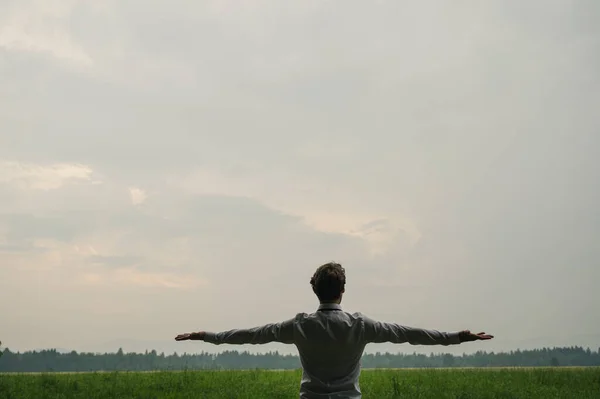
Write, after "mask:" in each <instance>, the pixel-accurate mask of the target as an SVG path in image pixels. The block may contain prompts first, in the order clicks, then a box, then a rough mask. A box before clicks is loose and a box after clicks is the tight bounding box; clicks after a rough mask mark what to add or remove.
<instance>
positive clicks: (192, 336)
mask: <svg viewBox="0 0 600 399" xmlns="http://www.w3.org/2000/svg"><path fill="white" fill-rule="evenodd" d="M204 335H205V333H204V331H200V332H193V333H185V334H179V335H178V336H176V337H175V341H190V340H191V341H202V340H203V339H204Z"/></svg>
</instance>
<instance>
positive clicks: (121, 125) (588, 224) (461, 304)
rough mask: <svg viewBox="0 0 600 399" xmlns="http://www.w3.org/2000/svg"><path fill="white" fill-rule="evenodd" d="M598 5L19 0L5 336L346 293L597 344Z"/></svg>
mask: <svg viewBox="0 0 600 399" xmlns="http://www.w3.org/2000/svg"><path fill="white" fill-rule="evenodd" d="M599 70H600V4H599V3H598V2H597V1H595V0H578V1H574V0H573V1H570V0H560V1H559V0H553V1H549V0H532V1H528V2H521V1H506V0H490V1H486V2H472V1H457V0H453V1H433V0H432V1H428V2H416V1H412V2H399V1H371V2H363V1H353V0H345V1H313V0H305V1H302V2H282V1H278V0H272V1H266V0H248V1H234V0H206V1H202V2H190V1H182V0H173V1H148V0H144V1H142V0H130V1H127V2H123V1H117V0H86V1H84V0H81V1H77V0H37V1H32V0H18V1H17V0H8V1H7V0H3V1H2V2H0V340H1V341H2V343H3V346H5V347H9V348H10V349H11V350H20V351H24V350H32V349H41V348H63V349H68V350H71V349H74V350H78V351H116V350H117V349H118V347H119V346H121V347H123V349H124V350H126V351H141V350H144V349H146V348H148V349H153V348H154V349H157V350H164V351H167V352H172V351H175V350H177V351H179V352H183V351H187V352H188V353H189V352H194V351H201V350H204V351H213V352H216V351H221V350H224V349H229V350H231V349H242V350H250V351H263V352H264V351H268V350H273V349H276V350H280V351H282V352H286V351H287V352H289V353H294V351H295V349H294V348H293V347H292V348H290V347H289V346H283V345H280V344H272V345H266V346H257V347H252V346H243V347H232V346H218V347H217V346H213V345H210V344H206V343H201V342H174V340H173V339H174V337H175V336H176V335H177V334H179V333H184V332H190V331H198V330H205V331H214V332H218V331H223V330H228V329H231V328H243V327H255V326H258V325H262V324H265V323H270V322H277V321H283V320H286V319H289V318H291V317H293V316H294V315H295V314H296V313H298V312H307V313H310V312H313V311H314V310H315V309H316V307H317V305H318V301H317V299H316V297H315V296H314V294H313V293H312V291H311V288H310V285H309V280H310V277H311V276H312V274H313V272H314V271H315V269H316V268H317V267H318V266H319V265H321V264H323V263H326V262H329V261H337V262H340V263H342V265H343V266H344V267H345V268H346V273H347V286H346V294H345V296H344V298H343V302H342V305H343V308H344V310H346V311H349V312H362V313H364V314H366V315H368V316H369V317H372V318H375V319H378V320H381V321H387V322H395V323H399V324H403V325H408V326H414V327H423V328H431V329H437V330H441V331H458V330H462V329H471V330H472V331H474V332H475V331H476V332H479V331H485V332H488V333H491V334H493V335H495V336H496V338H495V339H494V340H492V341H488V342H479V343H469V344H464V345H460V346H458V347H448V348H446V347H444V348H442V347H437V348H431V347H413V346H410V345H408V344H406V345H390V344H381V345H370V346H368V347H367V352H371V353H372V352H375V351H379V350H382V351H383V350H390V351H393V352H398V351H401V352H409V353H412V352H413V351H417V352H419V351H424V352H425V353H428V352H430V351H432V350H433V351H435V352H438V351H444V352H452V351H454V352H456V353H462V352H467V353H469V352H473V351H476V350H494V351H499V350H512V349H516V348H538V347H543V346H572V345H580V346H585V347H588V346H589V347H591V348H593V349H596V348H598V347H599V346H600V318H599V317H598V316H597V309H598V307H599V306H600V290H598V281H600V210H599V208H598V205H597V204H598V203H600V185H599V184H598V181H600V113H598V112H597V109H598V104H599V103H600V75H599V74H598V71H599Z"/></svg>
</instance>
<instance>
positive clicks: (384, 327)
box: [363, 317, 493, 345]
mask: <svg viewBox="0 0 600 399" xmlns="http://www.w3.org/2000/svg"><path fill="white" fill-rule="evenodd" d="M363 321H364V327H365V330H364V331H365V340H366V342H367V343H382V342H392V343H395V344H402V343H405V342H408V343H410V344H411V345H456V344H460V343H462V342H468V341H476V340H486V339H492V338H493V336H491V335H487V334H485V333H479V334H471V332H470V331H467V330H465V331H460V332H452V333H448V332H440V331H437V330H425V329H422V328H414V327H406V326H401V325H399V324H395V323H383V322H380V321H375V320H372V319H370V318H368V317H364V319H363Z"/></svg>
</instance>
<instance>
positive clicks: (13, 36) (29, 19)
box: [0, 0, 94, 67]
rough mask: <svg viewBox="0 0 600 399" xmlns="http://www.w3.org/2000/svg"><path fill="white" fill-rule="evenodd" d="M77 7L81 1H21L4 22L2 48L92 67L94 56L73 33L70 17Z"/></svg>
mask: <svg viewBox="0 0 600 399" xmlns="http://www.w3.org/2000/svg"><path fill="white" fill-rule="evenodd" d="M76 5H77V1H70V0H54V1H48V0H44V1H32V2H27V3H24V2H19V4H18V6H16V7H13V9H12V11H11V12H8V13H7V15H6V16H5V18H3V20H2V28H1V29H0V48H2V49H5V50H9V51H26V52H34V53H43V54H49V55H52V56H53V57H55V58H57V59H60V60H63V61H66V62H68V63H71V64H75V65H78V66H83V67H90V66H92V65H93V63H94V62H93V59H92V57H91V56H90V55H89V54H88V53H87V52H86V51H85V49H84V48H83V47H82V46H81V45H80V44H78V43H77V42H76V41H75V39H73V37H72V36H71V34H70V32H69V17H70V15H71V13H72V10H73V8H74V7H75V6H76Z"/></svg>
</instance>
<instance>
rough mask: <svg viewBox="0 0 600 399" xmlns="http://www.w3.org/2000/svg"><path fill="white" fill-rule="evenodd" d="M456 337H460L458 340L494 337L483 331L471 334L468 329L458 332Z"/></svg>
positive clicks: (477, 339)
mask: <svg viewBox="0 0 600 399" xmlns="http://www.w3.org/2000/svg"><path fill="white" fill-rule="evenodd" d="M458 337H459V338H460V342H472V341H482V340H488V339H492V338H494V336H493V335H489V334H486V333H484V332H480V333H478V334H473V333H472V332H471V331H469V330H464V331H461V332H459V333H458Z"/></svg>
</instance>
